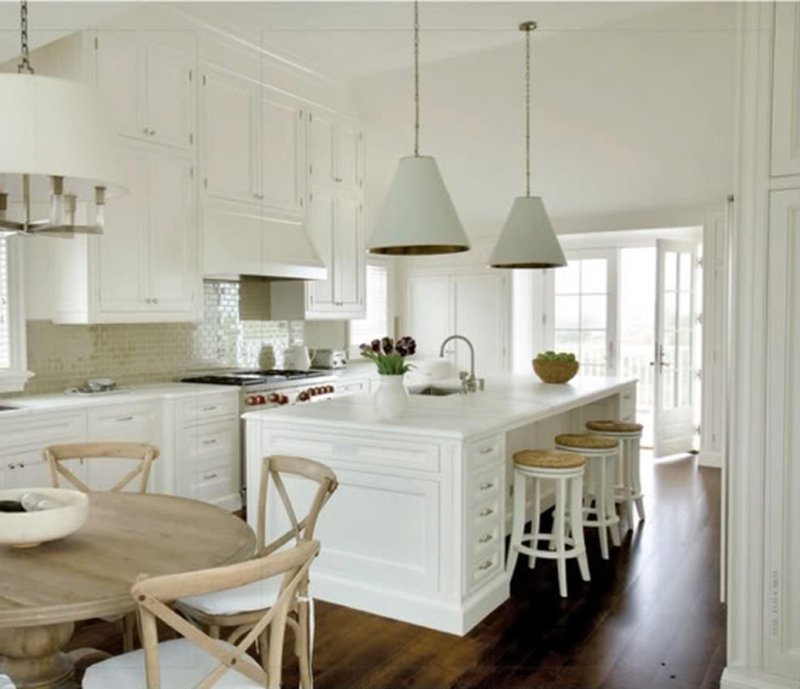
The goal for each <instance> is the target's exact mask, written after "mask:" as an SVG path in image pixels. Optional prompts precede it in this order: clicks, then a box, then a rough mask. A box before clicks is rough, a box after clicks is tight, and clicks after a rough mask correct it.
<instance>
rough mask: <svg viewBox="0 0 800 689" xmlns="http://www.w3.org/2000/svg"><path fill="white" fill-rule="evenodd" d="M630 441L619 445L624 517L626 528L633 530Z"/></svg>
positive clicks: (624, 441)
mask: <svg viewBox="0 0 800 689" xmlns="http://www.w3.org/2000/svg"><path fill="white" fill-rule="evenodd" d="M631 443H632V441H631V440H629V439H627V438H626V439H624V440H623V441H622V442H621V443H620V451H621V452H622V466H623V467H624V480H623V483H622V489H623V491H625V516H626V517H627V519H628V528H629V529H632V528H633V452H632V447H631Z"/></svg>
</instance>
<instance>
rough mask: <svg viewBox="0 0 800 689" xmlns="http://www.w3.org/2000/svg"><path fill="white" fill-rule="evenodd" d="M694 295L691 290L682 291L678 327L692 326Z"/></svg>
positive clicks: (679, 297) (679, 302)
mask: <svg viewBox="0 0 800 689" xmlns="http://www.w3.org/2000/svg"><path fill="white" fill-rule="evenodd" d="M691 299H692V295H691V293H689V292H681V293H680V294H679V296H678V327H679V328H691V327H692V301H691Z"/></svg>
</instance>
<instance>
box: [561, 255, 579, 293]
mask: <svg viewBox="0 0 800 689" xmlns="http://www.w3.org/2000/svg"><path fill="white" fill-rule="evenodd" d="M555 273H556V282H555V290H556V294H579V293H580V291H581V269H580V261H569V262H567V265H566V266H564V267H563V268H558V269H557V270H556V271H555Z"/></svg>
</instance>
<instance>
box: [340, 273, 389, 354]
mask: <svg viewBox="0 0 800 689" xmlns="http://www.w3.org/2000/svg"><path fill="white" fill-rule="evenodd" d="M366 291H367V294H366V317H365V318H359V319H355V320H351V321H350V340H349V342H350V356H351V357H353V356H356V355H358V347H359V345H360V344H361V343H362V342H369V341H370V340H374V339H375V338H376V337H383V336H384V335H389V336H391V335H392V328H391V326H390V323H389V269H388V267H387V265H386V264H385V263H372V262H370V263H368V264H367V280H366Z"/></svg>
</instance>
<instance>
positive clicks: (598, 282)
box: [580, 258, 608, 294]
mask: <svg viewBox="0 0 800 689" xmlns="http://www.w3.org/2000/svg"><path fill="white" fill-rule="evenodd" d="M580 263H581V292H582V293H583V294H605V293H606V292H607V291H608V261H607V260H606V259H604V258H587V259H584V260H582V261H581V262H580Z"/></svg>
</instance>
